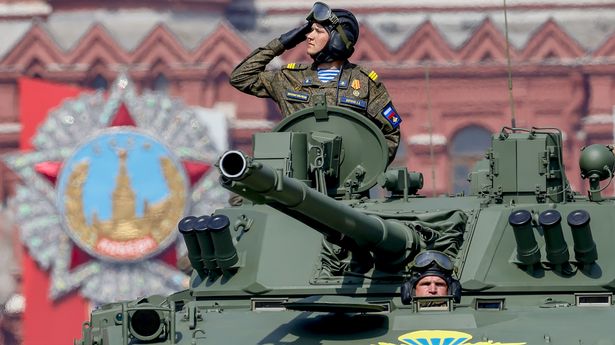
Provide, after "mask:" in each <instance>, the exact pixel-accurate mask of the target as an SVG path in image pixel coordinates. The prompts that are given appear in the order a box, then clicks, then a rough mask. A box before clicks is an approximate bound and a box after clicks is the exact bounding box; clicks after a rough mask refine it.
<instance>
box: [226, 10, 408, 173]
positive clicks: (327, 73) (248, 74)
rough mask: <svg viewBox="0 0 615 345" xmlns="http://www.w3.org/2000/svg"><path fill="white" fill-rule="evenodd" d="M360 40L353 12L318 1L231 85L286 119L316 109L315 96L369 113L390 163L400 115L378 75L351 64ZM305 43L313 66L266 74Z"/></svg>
mask: <svg viewBox="0 0 615 345" xmlns="http://www.w3.org/2000/svg"><path fill="white" fill-rule="evenodd" d="M358 38H359V23H358V22H357V19H356V18H355V16H354V15H353V14H352V13H351V12H350V11H347V10H343V9H334V10H331V9H330V8H329V6H327V5H326V4H324V3H322V2H316V3H314V7H313V8H312V11H311V12H310V14H309V15H308V16H307V18H306V23H305V24H303V25H301V26H300V27H298V28H295V29H293V30H290V31H289V32H287V33H285V34H283V35H281V36H280V37H279V38H275V39H274V40H272V41H271V42H269V44H267V45H266V46H265V47H262V48H258V49H256V50H255V51H254V52H252V53H251V54H250V55H249V56H248V57H247V58H246V59H245V60H243V61H242V62H241V63H240V64H239V65H238V66H237V67H235V69H234V70H233V73H232V74H231V80H230V82H231V85H233V86H234V87H235V88H237V89H238V90H240V91H242V92H245V93H248V94H251V95H254V96H257V97H269V98H272V99H273V100H274V101H275V102H276V103H277V104H278V106H279V107H280V110H281V111H282V113H283V114H284V116H288V115H290V114H292V113H294V112H296V111H298V110H301V109H304V108H306V107H309V106H313V103H312V102H313V98H314V97H313V96H314V95H316V94H324V95H325V98H326V100H327V104H329V105H337V106H342V107H347V108H350V109H352V110H354V111H356V112H358V113H360V114H362V115H365V116H366V117H368V118H369V119H371V120H372V121H373V122H374V123H375V124H376V125H377V126H378V127H379V128H380V129H381V130H382V132H383V133H384V136H385V137H386V140H387V144H388V148H389V163H390V162H391V161H392V160H393V158H394V157H395V152H397V147H398V146H399V125H400V123H401V117H400V116H399V114H398V113H397V110H395V107H394V106H393V103H392V102H391V98H390V97H389V94H388V92H387V90H386V88H385V87H384V85H383V84H382V83H381V81H380V80H379V78H378V74H376V72H374V71H372V70H369V69H365V68H363V67H361V66H358V65H355V64H353V63H351V62H349V61H348V58H350V56H352V53H353V52H354V46H355V44H356V42H357V40H358ZM306 39H307V53H308V55H309V56H310V57H311V58H312V59H313V60H314V62H313V63H312V64H311V65H304V64H296V63H289V64H287V65H286V66H285V67H283V68H282V69H281V70H275V71H265V68H266V66H267V65H268V64H269V62H271V60H273V58H274V57H276V56H278V55H280V54H282V53H283V52H284V51H285V50H288V49H292V48H294V47H296V46H297V45H298V44H299V43H301V42H303V41H305V40H306Z"/></svg>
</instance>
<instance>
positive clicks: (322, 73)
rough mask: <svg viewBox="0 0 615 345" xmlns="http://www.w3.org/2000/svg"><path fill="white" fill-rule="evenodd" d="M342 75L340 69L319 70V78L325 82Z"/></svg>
mask: <svg viewBox="0 0 615 345" xmlns="http://www.w3.org/2000/svg"><path fill="white" fill-rule="evenodd" d="M338 75H340V70H339V69H334V68H331V69H319V70H318V80H320V81H321V82H323V83H326V82H330V81H331V80H333V79H335V78H337V76H338Z"/></svg>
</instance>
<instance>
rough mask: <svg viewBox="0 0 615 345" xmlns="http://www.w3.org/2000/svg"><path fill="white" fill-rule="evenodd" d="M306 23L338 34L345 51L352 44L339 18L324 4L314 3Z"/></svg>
mask: <svg viewBox="0 0 615 345" xmlns="http://www.w3.org/2000/svg"><path fill="white" fill-rule="evenodd" d="M305 19H306V20H307V21H308V22H313V23H318V24H320V25H322V26H324V27H331V28H333V29H335V30H336V31H337V32H339V34H340V37H341V38H342V41H343V42H344V45H345V46H346V49H350V47H352V45H353V43H352V42H351V41H350V40H349V39H348V36H346V33H345V32H344V29H343V28H342V26H341V25H340V20H339V18H338V17H337V16H336V15H335V13H333V11H332V10H331V8H330V7H329V5H327V4H325V3H324V2H320V1H316V2H315V3H314V5H313V6H312V10H311V11H310V13H309V14H308V16H307V17H306V18H305Z"/></svg>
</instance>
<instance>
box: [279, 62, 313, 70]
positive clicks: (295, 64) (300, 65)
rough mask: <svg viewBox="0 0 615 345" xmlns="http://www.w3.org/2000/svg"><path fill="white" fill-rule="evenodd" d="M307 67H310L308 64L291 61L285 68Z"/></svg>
mask: <svg viewBox="0 0 615 345" xmlns="http://www.w3.org/2000/svg"><path fill="white" fill-rule="evenodd" d="M307 67H308V66H307V65H302V64H300V63H295V62H291V63H289V64H287V65H286V66H284V67H283V69H290V70H300V69H306V68H307Z"/></svg>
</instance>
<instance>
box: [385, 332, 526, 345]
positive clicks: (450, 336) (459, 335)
mask: <svg viewBox="0 0 615 345" xmlns="http://www.w3.org/2000/svg"><path fill="white" fill-rule="evenodd" d="M471 339H472V335H470V334H468V333H465V332H459V331H442V330H422V331H414V332H410V333H406V334H403V335H401V336H400V337H399V338H398V340H399V341H401V342H402V343H403V345H525V344H526V343H500V342H497V341H493V340H487V341H479V342H477V343H469V342H468V341H469V340H471ZM373 345H397V344H394V343H387V342H378V343H376V344H373Z"/></svg>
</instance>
